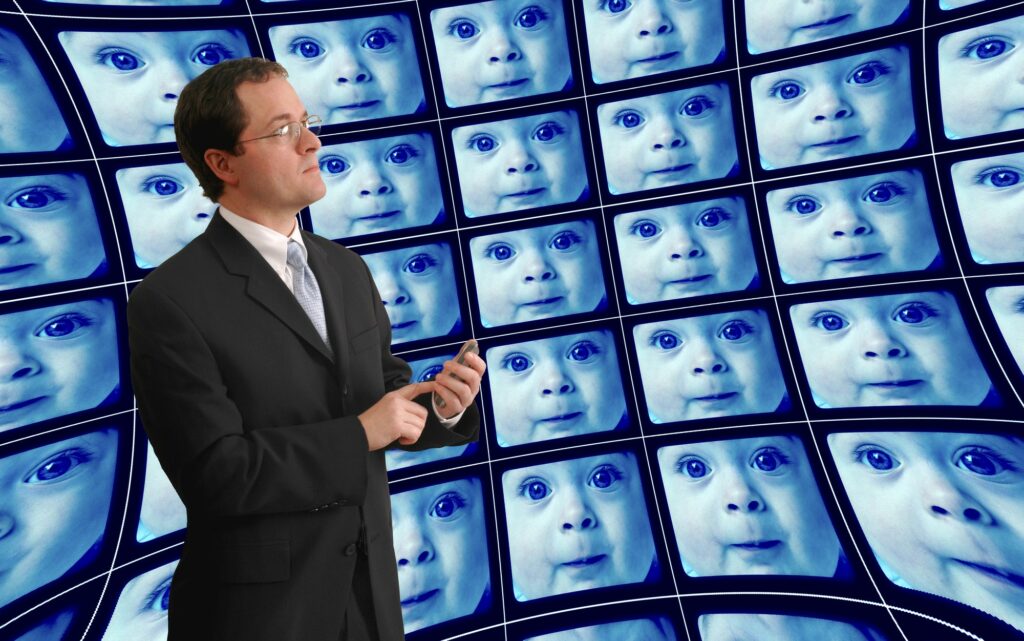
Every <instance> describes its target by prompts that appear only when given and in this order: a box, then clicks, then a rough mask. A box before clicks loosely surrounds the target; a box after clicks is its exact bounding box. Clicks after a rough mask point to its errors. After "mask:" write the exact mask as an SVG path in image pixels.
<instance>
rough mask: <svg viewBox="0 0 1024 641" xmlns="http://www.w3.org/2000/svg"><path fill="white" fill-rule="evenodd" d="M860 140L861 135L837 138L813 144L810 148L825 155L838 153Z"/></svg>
mask: <svg viewBox="0 0 1024 641" xmlns="http://www.w3.org/2000/svg"><path fill="white" fill-rule="evenodd" d="M859 139H860V136H859V135H853V136H837V137H835V138H830V139H828V140H823V141H821V142H816V143H812V144H811V145H809V146H810V147H812V148H813V149H816V150H818V151H821V152H824V153H837V152H843V151H845V150H846V147H847V146H848V145H851V144H853V143H855V142H857V141H858V140H859Z"/></svg>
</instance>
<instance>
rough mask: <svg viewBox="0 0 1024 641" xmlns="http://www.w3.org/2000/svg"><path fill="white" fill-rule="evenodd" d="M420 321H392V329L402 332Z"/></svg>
mask: <svg viewBox="0 0 1024 641" xmlns="http://www.w3.org/2000/svg"><path fill="white" fill-rule="evenodd" d="M418 322H419V321H415V320H407V321H402V322H400V323H391V331H392V332H401V331H404V330H406V329H409V328H410V327H412V326H413V325H415V324H416V323H418Z"/></svg>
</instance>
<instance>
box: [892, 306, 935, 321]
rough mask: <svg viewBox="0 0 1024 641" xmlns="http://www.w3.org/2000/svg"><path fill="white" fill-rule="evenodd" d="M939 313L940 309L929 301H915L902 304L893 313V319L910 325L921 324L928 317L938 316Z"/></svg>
mask: <svg viewBox="0 0 1024 641" xmlns="http://www.w3.org/2000/svg"><path fill="white" fill-rule="evenodd" d="M938 315H939V310H937V309H935V308H934V307H932V306H931V305H929V304H928V303H922V302H913V303H907V304H905V305H900V307H899V308H897V310H896V312H895V313H894V314H893V316H892V319H893V320H894V321H897V322H900V323H906V324H908V325H919V324H921V323H924V322H925V321H927V320H928V319H931V318H935V317H937V316H938Z"/></svg>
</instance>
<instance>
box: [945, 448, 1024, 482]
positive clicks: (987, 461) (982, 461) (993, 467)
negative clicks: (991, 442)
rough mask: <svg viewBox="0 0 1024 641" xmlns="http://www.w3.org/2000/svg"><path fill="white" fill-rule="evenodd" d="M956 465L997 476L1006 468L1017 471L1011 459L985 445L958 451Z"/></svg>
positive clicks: (971, 470)
mask: <svg viewBox="0 0 1024 641" xmlns="http://www.w3.org/2000/svg"><path fill="white" fill-rule="evenodd" d="M955 463H956V466H957V467H960V468H963V469H965V470H967V471H969V472H974V473H975V474H980V475H982V476H995V475H996V474H999V473H1000V472H1004V471H1006V470H1010V471H1014V472H1016V471H1017V466H1016V465H1014V464H1013V462H1012V461H1010V460H1009V459H1007V458H1005V457H1003V456H1001V455H1000V454H998V453H996V452H993V451H992V450H990V449H988V448H984V447H978V446H972V447H968V448H967V449H965V450H963V451H961V452H958V453H957V456H956V461H955Z"/></svg>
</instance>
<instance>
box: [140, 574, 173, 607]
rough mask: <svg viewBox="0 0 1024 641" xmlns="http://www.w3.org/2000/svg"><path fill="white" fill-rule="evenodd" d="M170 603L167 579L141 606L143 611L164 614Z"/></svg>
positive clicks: (168, 581)
mask: <svg viewBox="0 0 1024 641" xmlns="http://www.w3.org/2000/svg"><path fill="white" fill-rule="evenodd" d="M170 603H171V577H167V578H166V579H165V580H164V581H163V582H162V583H161V584H160V585H158V586H156V588H155V589H154V590H153V591H152V592H150V593H149V596H147V597H146V601H145V602H144V603H143V604H142V607H143V609H145V610H156V611H158V612H166V611H167V608H168V607H170Z"/></svg>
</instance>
